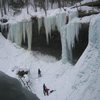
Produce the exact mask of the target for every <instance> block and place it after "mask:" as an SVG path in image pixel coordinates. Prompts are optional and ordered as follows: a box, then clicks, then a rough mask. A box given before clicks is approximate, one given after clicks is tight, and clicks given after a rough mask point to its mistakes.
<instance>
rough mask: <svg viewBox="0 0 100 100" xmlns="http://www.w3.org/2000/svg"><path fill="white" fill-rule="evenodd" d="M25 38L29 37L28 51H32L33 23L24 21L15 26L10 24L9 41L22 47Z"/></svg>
mask: <svg viewBox="0 0 100 100" xmlns="http://www.w3.org/2000/svg"><path fill="white" fill-rule="evenodd" d="M25 36H27V40H28V49H29V50H31V42H32V22H31V21H23V22H18V23H14V24H10V29H9V34H8V39H9V40H11V41H12V42H15V43H17V44H18V45H20V46H21V44H22V39H23V40H24V42H25V38H26V37H25Z"/></svg>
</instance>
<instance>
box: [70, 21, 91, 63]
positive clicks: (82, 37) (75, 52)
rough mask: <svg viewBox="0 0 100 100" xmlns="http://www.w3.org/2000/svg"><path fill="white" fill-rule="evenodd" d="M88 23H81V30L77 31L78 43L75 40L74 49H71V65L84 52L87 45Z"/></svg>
mask: <svg viewBox="0 0 100 100" xmlns="http://www.w3.org/2000/svg"><path fill="white" fill-rule="evenodd" d="M88 31H89V23H81V28H80V29H79V35H78V41H77V40H76V39H75V47H74V48H73V49H72V56H73V63H76V62H77V60H78V59H79V57H80V56H81V55H82V53H83V52H84V50H85V48H86V47H87V45H88V35H89V34H88V33H89V32H88Z"/></svg>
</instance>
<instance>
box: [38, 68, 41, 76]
mask: <svg viewBox="0 0 100 100" xmlns="http://www.w3.org/2000/svg"><path fill="white" fill-rule="evenodd" d="M38 77H41V70H40V69H39V68H38Z"/></svg>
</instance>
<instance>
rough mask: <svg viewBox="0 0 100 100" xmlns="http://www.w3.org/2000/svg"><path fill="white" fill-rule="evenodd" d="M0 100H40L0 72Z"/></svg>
mask: <svg viewBox="0 0 100 100" xmlns="http://www.w3.org/2000/svg"><path fill="white" fill-rule="evenodd" d="M0 100H40V99H39V98H38V97H37V96H36V95H35V94H33V93H32V92H30V91H28V90H27V89H25V88H23V87H22V85H21V83H20V82H19V81H18V80H17V79H15V78H12V77H9V76H8V75H6V74H4V73H3V72H1V71H0Z"/></svg>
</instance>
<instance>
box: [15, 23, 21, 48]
mask: <svg viewBox="0 0 100 100" xmlns="http://www.w3.org/2000/svg"><path fill="white" fill-rule="evenodd" d="M22 33H23V27H22V22H19V23H17V24H16V37H15V42H16V43H17V44H18V45H20V46H21V43H22Z"/></svg>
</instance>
